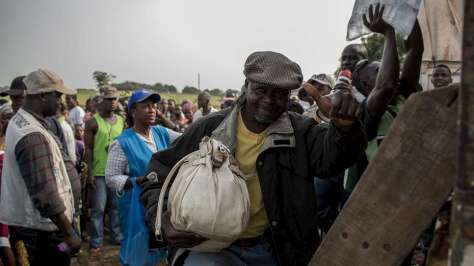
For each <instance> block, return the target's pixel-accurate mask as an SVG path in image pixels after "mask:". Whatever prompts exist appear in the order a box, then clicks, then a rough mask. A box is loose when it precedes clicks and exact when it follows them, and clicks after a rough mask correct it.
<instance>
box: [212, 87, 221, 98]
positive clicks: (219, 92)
mask: <svg viewBox="0 0 474 266" xmlns="http://www.w3.org/2000/svg"><path fill="white" fill-rule="evenodd" d="M209 94H210V95H212V96H222V95H223V93H222V91H221V90H220V89H217V88H215V89H212V90H210V91H209Z"/></svg>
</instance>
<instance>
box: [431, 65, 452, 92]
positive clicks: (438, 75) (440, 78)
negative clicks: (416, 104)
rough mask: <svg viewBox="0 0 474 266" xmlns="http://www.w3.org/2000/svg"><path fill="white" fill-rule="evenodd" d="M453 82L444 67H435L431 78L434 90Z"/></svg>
mask: <svg viewBox="0 0 474 266" xmlns="http://www.w3.org/2000/svg"><path fill="white" fill-rule="evenodd" d="M451 82H453V79H452V77H451V73H450V72H449V70H448V69H447V68H445V67H437V68H435V69H434V70H433V76H432V77H431V83H433V86H435V88H440V87H444V86H448V85H449V84H451Z"/></svg>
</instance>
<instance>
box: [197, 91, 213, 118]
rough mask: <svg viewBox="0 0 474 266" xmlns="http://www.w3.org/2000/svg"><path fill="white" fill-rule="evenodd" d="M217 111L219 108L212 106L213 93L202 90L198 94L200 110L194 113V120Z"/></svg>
mask: <svg viewBox="0 0 474 266" xmlns="http://www.w3.org/2000/svg"><path fill="white" fill-rule="evenodd" d="M214 112H217V109H215V108H214V107H212V106H211V95H210V94H209V93H207V92H201V93H199V95H198V110H197V111H196V112H195V113H194V115H193V122H196V120H198V119H199V118H201V117H203V116H206V115H208V114H210V113H214Z"/></svg>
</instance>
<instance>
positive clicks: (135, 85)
mask: <svg viewBox="0 0 474 266" xmlns="http://www.w3.org/2000/svg"><path fill="white" fill-rule="evenodd" d="M112 85H113V86H114V87H116V88H117V89H118V90H120V91H127V92H131V91H134V90H137V89H147V90H153V89H152V86H151V85H149V84H145V83H139V82H134V81H125V82H121V83H115V84H112Z"/></svg>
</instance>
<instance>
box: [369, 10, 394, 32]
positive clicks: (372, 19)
mask: <svg viewBox="0 0 474 266" xmlns="http://www.w3.org/2000/svg"><path fill="white" fill-rule="evenodd" d="M384 10H385V6H384V5H383V6H382V7H380V3H378V4H377V5H376V6H375V12H374V7H373V5H370V6H369V19H368V20H367V16H366V14H364V15H363V16H362V20H363V21H364V25H365V26H366V27H367V28H368V29H369V30H371V31H372V32H376V33H380V34H385V33H386V32H387V31H388V30H393V27H392V26H391V25H390V24H388V23H387V22H385V20H383V18H382V16H383V12H384Z"/></svg>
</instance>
